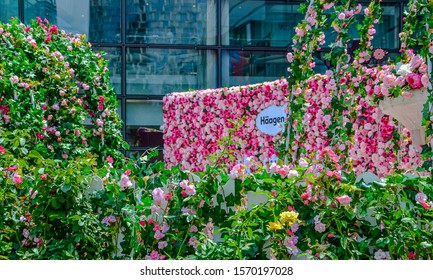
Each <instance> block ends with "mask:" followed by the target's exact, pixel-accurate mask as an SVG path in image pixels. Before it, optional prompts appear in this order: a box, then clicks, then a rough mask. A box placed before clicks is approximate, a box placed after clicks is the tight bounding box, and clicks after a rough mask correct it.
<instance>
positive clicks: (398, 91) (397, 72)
mask: <svg viewBox="0 0 433 280" xmlns="http://www.w3.org/2000/svg"><path fill="white" fill-rule="evenodd" d="M406 57H407V58H408V59H409V62H408V63H402V62H398V63H397V64H396V65H390V66H383V67H382V69H381V72H380V74H379V75H380V80H381V82H382V83H381V84H379V85H378V86H380V90H376V91H374V92H370V95H371V96H373V98H374V99H376V100H378V99H380V98H381V97H387V96H389V97H397V96H400V95H401V96H403V97H407V98H410V97H412V95H413V93H414V90H421V91H426V90H427V87H428V85H429V74H428V67H427V64H426V63H425V59H423V58H422V57H421V56H420V55H418V54H417V55H415V54H414V53H413V51H412V50H407V51H406Z"/></svg>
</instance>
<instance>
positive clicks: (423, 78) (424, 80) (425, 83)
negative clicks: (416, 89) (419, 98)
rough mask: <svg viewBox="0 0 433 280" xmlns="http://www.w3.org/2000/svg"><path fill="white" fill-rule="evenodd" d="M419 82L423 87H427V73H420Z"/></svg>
mask: <svg viewBox="0 0 433 280" xmlns="http://www.w3.org/2000/svg"><path fill="white" fill-rule="evenodd" d="M421 83H422V85H423V87H425V88H426V87H428V84H429V78H428V75H427V74H424V75H422V77H421Z"/></svg>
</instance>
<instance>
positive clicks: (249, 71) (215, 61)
mask: <svg viewBox="0 0 433 280" xmlns="http://www.w3.org/2000/svg"><path fill="white" fill-rule="evenodd" d="M359 2H360V3H362V4H364V5H368V2H369V1H359ZM404 2H405V1H383V2H382V5H383V7H384V15H383V24H382V25H381V26H380V27H379V28H378V34H376V37H375V40H374V41H373V43H374V47H381V48H384V49H386V50H387V51H388V52H389V55H390V56H393V55H396V54H397V53H398V48H399V45H398V44H399V40H398V33H399V31H400V30H401V24H402V22H401V18H402V14H403V10H404ZM300 3H304V1H287V0H286V1H284V0H267V1H266V0H170V1H169V0H19V1H17V0H0V7H1V9H0V20H1V21H7V20H8V19H9V18H10V17H12V16H15V17H19V18H20V19H21V20H22V21H23V22H25V23H29V22H30V20H32V19H34V18H35V17H36V16H40V17H41V18H47V19H48V20H49V21H50V22H52V23H55V24H57V25H58V26H59V28H61V29H64V30H65V31H67V32H70V33H82V34H87V38H88V40H89V41H90V42H91V43H92V44H93V46H94V49H95V51H104V52H105V53H106V55H105V57H106V59H107V60H108V61H109V68H110V71H111V79H112V84H113V87H114V89H115V91H116V93H117V95H118V101H119V106H118V108H119V113H120V115H121V116H122V119H123V120H124V121H125V125H124V128H123V135H124V137H125V140H126V141H127V142H129V143H130V145H131V148H130V151H127V153H136V152H140V151H143V150H145V149H147V148H149V147H153V146H158V143H160V144H161V145H162V137H160V135H159V134H158V133H157V132H155V131H153V130H154V129H156V130H158V129H160V127H161V125H162V121H163V120H162V98H163V97H164V95H166V94H168V93H170V92H175V91H177V92H180V91H187V90H190V89H192V90H196V89H206V88H217V87H224V86H236V85H246V84H252V83H259V82H264V81H273V80H276V79H279V78H281V77H284V76H286V74H287V72H286V71H287V70H286V69H287V67H288V63H287V60H286V58H285V56H286V53H287V51H288V50H289V47H290V45H291V38H292V36H293V32H294V27H295V26H296V24H297V23H298V22H299V21H300V20H301V19H302V17H303V16H302V15H301V14H300V13H298V12H297V10H298V8H299V5H300ZM352 32H353V33H354V34H356V30H355V28H354V29H353V30H352ZM326 33H328V35H329V36H328V37H327V39H326V40H327V42H329V43H330V42H332V40H333V37H332V34H331V33H330V32H326ZM355 36H356V35H355ZM324 52H326V48H324V49H323V53H322V52H317V54H316V59H317V61H316V65H317V66H316V69H317V71H319V72H323V71H325V70H326V69H327V68H326V66H325V63H324V60H323V54H324ZM143 131H144V132H143Z"/></svg>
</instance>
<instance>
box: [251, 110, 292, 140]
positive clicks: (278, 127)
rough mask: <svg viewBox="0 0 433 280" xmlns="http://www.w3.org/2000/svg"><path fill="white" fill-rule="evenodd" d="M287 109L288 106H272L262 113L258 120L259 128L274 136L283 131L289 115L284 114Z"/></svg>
mask: <svg viewBox="0 0 433 280" xmlns="http://www.w3.org/2000/svg"><path fill="white" fill-rule="evenodd" d="M286 107H287V104H284V105H283V106H276V105H272V106H270V107H268V108H266V109H264V110H263V111H261V112H260V113H259V114H258V115H257V118H256V126H257V128H258V129H259V130H260V131H261V132H263V133H265V134H269V135H272V136H275V135H277V134H278V133H279V132H281V131H283V130H284V126H285V123H286V120H287V113H286V112H284V110H285V109H286Z"/></svg>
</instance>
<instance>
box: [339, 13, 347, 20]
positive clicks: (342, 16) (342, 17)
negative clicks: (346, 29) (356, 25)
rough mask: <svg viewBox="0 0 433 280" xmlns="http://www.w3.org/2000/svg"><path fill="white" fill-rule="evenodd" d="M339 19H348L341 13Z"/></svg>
mask: <svg viewBox="0 0 433 280" xmlns="http://www.w3.org/2000/svg"><path fill="white" fill-rule="evenodd" d="M338 19H339V20H343V19H346V15H345V14H344V13H339V14H338Z"/></svg>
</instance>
